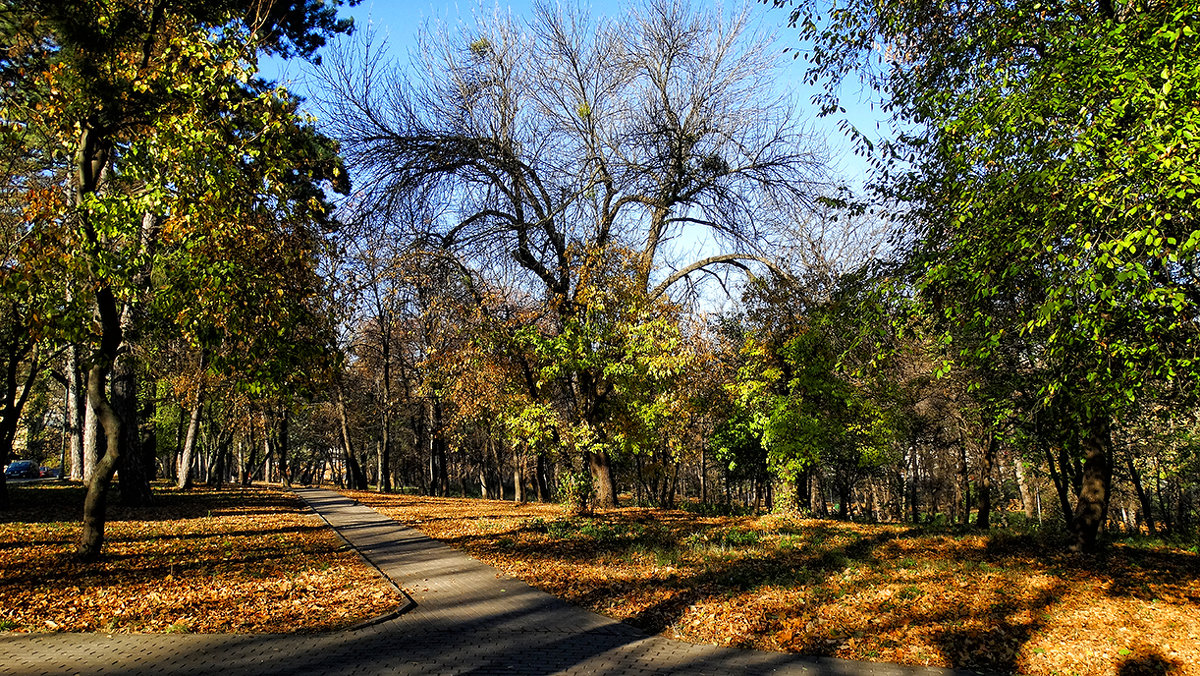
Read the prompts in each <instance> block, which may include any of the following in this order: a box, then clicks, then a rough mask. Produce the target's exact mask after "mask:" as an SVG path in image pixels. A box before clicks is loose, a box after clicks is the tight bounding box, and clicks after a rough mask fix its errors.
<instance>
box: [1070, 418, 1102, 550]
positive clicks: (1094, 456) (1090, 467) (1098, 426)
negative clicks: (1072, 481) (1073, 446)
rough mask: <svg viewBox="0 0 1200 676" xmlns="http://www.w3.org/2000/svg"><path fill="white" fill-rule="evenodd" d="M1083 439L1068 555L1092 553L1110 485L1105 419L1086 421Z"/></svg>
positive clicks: (1095, 545)
mask: <svg viewBox="0 0 1200 676" xmlns="http://www.w3.org/2000/svg"><path fill="white" fill-rule="evenodd" d="M1089 423H1090V424H1089V425H1088V429H1087V430H1086V434H1085V436H1084V438H1083V444H1082V446H1083V455H1084V463H1083V472H1082V481H1081V482H1080V490H1079V499H1078V500H1077V501H1076V503H1075V518H1074V523H1075V542H1074V544H1073V545H1072V546H1071V549H1072V551H1085V552H1086V551H1093V550H1095V549H1096V547H1097V535H1098V533H1099V531H1100V527H1101V526H1103V525H1104V521H1105V519H1106V518H1107V516H1108V498H1109V488H1110V486H1111V483H1112V429H1111V426H1110V425H1111V423H1110V421H1109V419H1108V417H1107V416H1104V417H1100V418H1099V419H1092V420H1090V421H1089Z"/></svg>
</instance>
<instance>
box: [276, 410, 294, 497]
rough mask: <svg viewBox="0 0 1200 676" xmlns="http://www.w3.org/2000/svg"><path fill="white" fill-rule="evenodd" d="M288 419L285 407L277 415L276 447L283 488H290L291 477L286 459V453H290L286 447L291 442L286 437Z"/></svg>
mask: <svg viewBox="0 0 1200 676" xmlns="http://www.w3.org/2000/svg"><path fill="white" fill-rule="evenodd" d="M289 417H290V413H289V412H288V408H287V406H286V405H285V406H284V407H283V410H282V412H281V413H280V414H279V443H278V446H279V453H278V455H279V480H280V481H281V482H282V483H283V485H284V486H288V487H291V485H292V477H291V473H290V469H291V468H290V467H289V466H288V462H290V460H289V459H288V453H289V452H290V451H291V449H290V448H289V446H288V445H289V443H290V441H291V440H290V439H289V435H288V418H289Z"/></svg>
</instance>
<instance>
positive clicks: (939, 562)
mask: <svg viewBox="0 0 1200 676" xmlns="http://www.w3.org/2000/svg"><path fill="white" fill-rule="evenodd" d="M347 494H348V495H350V496H351V497H353V498H355V499H356V500H359V501H360V502H362V503H363V504H366V505H368V506H371V507H374V508H376V509H378V510H380V511H381V512H383V513H385V514H388V515H389V516H392V517H393V518H396V519H397V520H399V521H402V522H404V523H408V524H411V525H414V526H416V527H418V528H420V529H421V530H422V531H424V532H425V533H427V534H429V535H430V536H432V537H435V538H438V539H440V540H444V541H446V542H448V543H449V544H451V545H454V546H458V547H462V548H464V549H466V550H467V551H469V552H470V553H471V554H472V555H474V556H476V557H477V558H480V559H482V560H484V561H486V562H487V563H489V564H491V565H494V566H496V567H497V568H499V569H501V570H502V571H504V572H505V573H507V574H510V575H513V576H515V577H518V578H521V579H523V580H525V581H526V582H528V583H530V584H532V585H534V586H537V587H539V588H541V589H544V590H546V591H549V592H551V593H553V594H556V595H558V596H561V597H563V598H566V599H568V600H570V601H572V602H575V603H578V604H579V605H582V606H585V607H588V608H590V609H592V610H595V611H597V612H601V613H604V614H606V615H609V616H612V617H615V618H617V619H621V620H624V621H627V622H629V623H631V624H634V625H637V626H639V627H642V628H644V629H646V630H648V631H652V632H655V633H661V634H664V635H666V636H671V637H676V638H682V639H685V640H689V641H694V642H701V643H711V644H715V645H733V646H742V647H754V648H762V649H768V650H782V651H793V652H799V653H804V654H812V655H833V656H837V657H842V658H846V659H856V660H869V661H880V662H897V663H900V664H908V665H931V666H953V667H960V668H962V667H965V668H978V669H986V670H990V671H1000V672H1015V673H1022V674H1031V675H1033V674H1047V675H1048V674H1078V675H1080V676H1091V675H1100V674H1103V675H1106V676H1108V675H1114V674H1118V673H1120V674H1121V676H1126V675H1129V674H1168V673H1169V674H1187V673H1200V671H1197V667H1196V666H1194V665H1200V612H1198V611H1200V604H1198V603H1197V600H1196V599H1197V598H1200V582H1198V580H1197V574H1196V573H1197V571H1200V557H1197V556H1196V555H1194V554H1190V553H1187V552H1179V551H1168V550H1140V549H1138V550H1135V549H1132V548H1127V547H1120V546H1117V547H1114V548H1112V550H1111V551H1110V552H1109V553H1108V554H1107V555H1106V556H1104V557H1103V558H1096V559H1087V558H1079V557H1072V556H1067V555H1059V554H1054V553H1047V551H1046V549H1045V548H1044V547H1043V546H1042V545H1040V544H1039V543H1036V542H1033V541H1029V540H1022V539H1020V538H1014V537H1012V536H1008V535H1005V534H1003V533H1002V532H997V533H995V534H992V535H990V536H989V535H982V534H969V535H950V534H945V533H927V532H924V531H921V530H916V529H911V528H907V527H904V526H894V525H864V524H854V523H841V522H835V521H820V520H796V519H788V518H784V517H781V516H764V517H697V516H695V515H692V514H689V513H686V512H681V511H669V510H648V509H640V508H623V509H619V510H611V511H608V512H605V513H603V514H598V515H596V516H595V517H594V518H590V519H579V518H577V519H567V518H564V517H563V515H562V512H561V510H560V509H559V508H558V507H557V506H555V505H545V504H524V505H520V504H514V503H510V502H501V501H494V500H462V499H454V498H426V497H415V496H400V495H379V494H375V493H367V492H347ZM1122 650H1124V651H1125V652H1121V651H1122ZM1188 670H1191V671H1188Z"/></svg>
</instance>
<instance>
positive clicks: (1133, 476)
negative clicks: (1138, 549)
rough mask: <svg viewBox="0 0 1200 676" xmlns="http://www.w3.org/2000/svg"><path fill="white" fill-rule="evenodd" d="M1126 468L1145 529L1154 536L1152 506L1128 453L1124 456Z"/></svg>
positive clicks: (1130, 454) (1131, 455) (1140, 476)
mask: <svg viewBox="0 0 1200 676" xmlns="http://www.w3.org/2000/svg"><path fill="white" fill-rule="evenodd" d="M1125 462H1126V466H1127V467H1128V468H1129V478H1130V480H1131V481H1133V490H1134V492H1136V493H1137V499H1138V503H1139V504H1140V505H1141V507H1142V519H1143V520H1145V522H1146V528H1148V529H1149V530H1150V534H1151V535H1154V534H1155V531H1156V530H1157V529H1156V528H1155V523H1154V506H1153V505H1152V504H1151V502H1150V496H1149V495H1148V494H1147V493H1146V487H1145V486H1143V485H1142V475H1141V474H1139V473H1138V471H1137V467H1136V466H1134V464H1133V453H1128V454H1126V456H1125Z"/></svg>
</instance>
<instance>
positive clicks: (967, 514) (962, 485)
mask: <svg viewBox="0 0 1200 676" xmlns="http://www.w3.org/2000/svg"><path fill="white" fill-rule="evenodd" d="M958 454H959V455H958V487H959V490H960V491H962V493H961V500H960V502H959V508H960V509H962V518H961V520H960V521H959V523H963V524H967V523H970V522H971V510H972V509H973V507H974V505H973V502H972V500H971V466H970V463H968V461H967V444H966V441H965V440H964V439H962V438H961V437H960V438H959V443H958Z"/></svg>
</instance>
